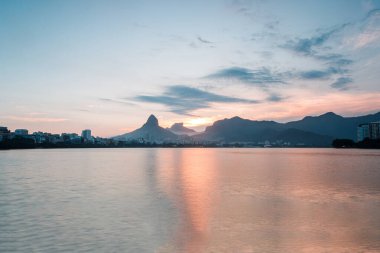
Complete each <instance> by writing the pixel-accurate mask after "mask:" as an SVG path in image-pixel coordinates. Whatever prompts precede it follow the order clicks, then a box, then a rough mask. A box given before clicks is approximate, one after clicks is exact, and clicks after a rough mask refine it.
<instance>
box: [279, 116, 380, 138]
mask: <svg viewBox="0 0 380 253" xmlns="http://www.w3.org/2000/svg"><path fill="white" fill-rule="evenodd" d="M374 121H380V112H378V113H376V114H369V115H364V116H357V117H342V116H340V115H337V114H335V113H333V112H328V113H325V114H322V115H320V116H315V117H311V116H307V117H305V118H303V119H302V120H298V121H292V122H288V123H286V124H285V125H286V127H287V128H295V129H300V130H303V131H310V132H313V133H317V134H321V135H328V136H332V137H334V138H338V139H352V140H356V133H357V127H358V125H359V124H363V123H368V122H374Z"/></svg>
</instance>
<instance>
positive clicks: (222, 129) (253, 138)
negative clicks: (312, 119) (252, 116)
mask: <svg viewBox="0 0 380 253" xmlns="http://www.w3.org/2000/svg"><path fill="white" fill-rule="evenodd" d="M194 138H196V139H197V140H206V141H216V142H226V143H232V142H255V143H262V142H265V141H269V142H276V141H280V142H281V143H285V142H287V143H290V145H297V144H299V145H307V146H329V145H330V144H331V142H332V140H333V137H331V136H324V135H320V134H316V133H312V132H309V131H304V130H299V129H294V128H288V127H287V126H286V125H285V124H282V123H278V122H275V121H254V120H248V119H242V118H240V117H233V118H231V119H224V120H219V121H216V122H214V124H213V125H212V126H209V127H207V128H206V130H205V132H204V133H202V134H199V135H196V136H194Z"/></svg>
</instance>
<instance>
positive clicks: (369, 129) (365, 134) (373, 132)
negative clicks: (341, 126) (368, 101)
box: [357, 121, 380, 141]
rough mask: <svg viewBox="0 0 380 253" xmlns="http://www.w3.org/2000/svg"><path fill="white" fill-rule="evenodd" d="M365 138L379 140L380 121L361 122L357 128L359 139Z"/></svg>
mask: <svg viewBox="0 0 380 253" xmlns="http://www.w3.org/2000/svg"><path fill="white" fill-rule="evenodd" d="M365 139H371V140H377V139H380V121H379V122H371V123H366V124H360V125H359V126H358V128H357V140H358V141H363V140H365Z"/></svg>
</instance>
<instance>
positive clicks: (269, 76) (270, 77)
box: [206, 67, 285, 86]
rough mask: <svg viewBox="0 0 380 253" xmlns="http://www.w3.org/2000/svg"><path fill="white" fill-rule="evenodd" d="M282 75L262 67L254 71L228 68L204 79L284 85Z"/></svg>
mask: <svg viewBox="0 0 380 253" xmlns="http://www.w3.org/2000/svg"><path fill="white" fill-rule="evenodd" d="M283 75H284V74H283V73H282V74H281V73H274V72H272V71H271V70H270V69H268V68H264V67H263V68H259V69H255V70H252V69H247V68H241V67H230V68H225V69H221V70H219V71H217V72H215V73H212V74H210V75H208V76H206V78H209V79H232V80H238V81H241V82H243V83H246V84H251V85H256V86H265V85H267V84H270V83H272V84H273V83H285V82H284V76H283Z"/></svg>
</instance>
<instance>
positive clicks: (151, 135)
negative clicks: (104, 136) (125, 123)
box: [113, 114, 179, 142]
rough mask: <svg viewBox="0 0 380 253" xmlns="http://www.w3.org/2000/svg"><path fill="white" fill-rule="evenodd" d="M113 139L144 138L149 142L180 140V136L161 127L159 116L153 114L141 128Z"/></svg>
mask: <svg viewBox="0 0 380 253" xmlns="http://www.w3.org/2000/svg"><path fill="white" fill-rule="evenodd" d="M113 139H115V140H119V141H131V140H144V141H148V142H170V141H175V140H178V139H179V136H178V135H176V134H174V133H172V132H171V131H169V130H167V129H165V128H162V127H160V126H159V124H158V120H157V118H156V117H155V116H154V115H153V114H152V115H150V116H149V118H148V120H147V122H146V123H145V124H144V125H143V126H142V127H141V128H139V129H136V130H134V131H132V132H130V133H126V134H123V135H119V136H116V137H114V138H113Z"/></svg>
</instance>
